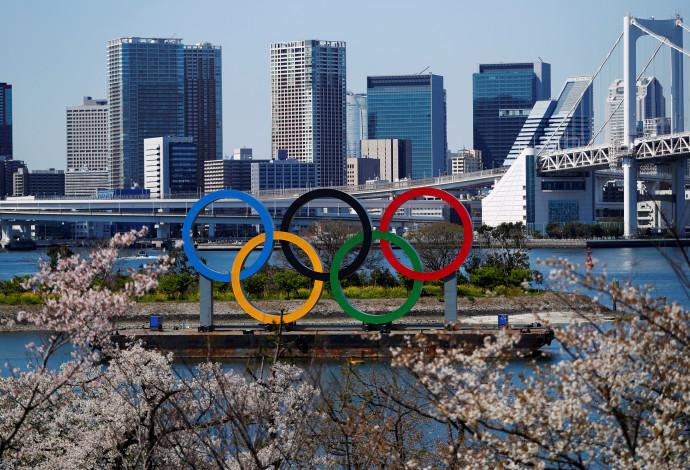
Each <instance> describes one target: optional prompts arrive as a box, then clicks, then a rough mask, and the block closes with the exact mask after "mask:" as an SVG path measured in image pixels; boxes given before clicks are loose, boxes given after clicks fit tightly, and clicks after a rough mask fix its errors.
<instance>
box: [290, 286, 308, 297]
mask: <svg viewBox="0 0 690 470" xmlns="http://www.w3.org/2000/svg"><path fill="white" fill-rule="evenodd" d="M310 295H311V289H304V288H302V289H297V292H296V293H295V294H294V295H293V296H292V298H293V299H308V298H309V296H310Z"/></svg>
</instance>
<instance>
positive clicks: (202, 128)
mask: <svg viewBox="0 0 690 470" xmlns="http://www.w3.org/2000/svg"><path fill="white" fill-rule="evenodd" d="M220 53H221V50H220V47H219V46H212V45H210V44H207V43H204V44H198V45H195V46H185V45H183V44H182V40H181V39H164V38H139V37H129V38H119V39H114V40H112V41H109V42H108V104H109V112H108V167H109V169H110V172H111V177H110V179H111V187H112V188H113V189H115V188H130V187H133V186H143V184H144V145H143V143H144V139H147V138H151V137H159V136H177V137H183V136H185V137H192V138H193V139H194V140H193V141H194V143H198V142H202V144H203V148H204V150H203V154H201V155H199V154H198V158H199V159H206V158H208V159H215V158H219V156H220V155H222V140H221V127H220V126H221V122H220V121H219V119H220V116H221V107H220V103H221V99H222V97H221V96H220V95H221V92H220V84H221V76H220V73H221V64H220ZM196 166H197V168H200V167H201V163H199V161H197V163H196ZM197 183H198V181H197Z"/></svg>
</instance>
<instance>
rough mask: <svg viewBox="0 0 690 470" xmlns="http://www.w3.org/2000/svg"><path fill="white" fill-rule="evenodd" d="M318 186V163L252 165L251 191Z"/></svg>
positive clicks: (291, 161) (258, 163)
mask: <svg viewBox="0 0 690 470" xmlns="http://www.w3.org/2000/svg"><path fill="white" fill-rule="evenodd" d="M315 186H316V163H308V162H307V163H302V162H299V161H297V160H296V159H294V158H289V159H287V160H267V161H266V160H265V161H256V162H253V163H252V164H251V190H252V192H255V191H267V190H268V191H271V190H276V189H292V188H313V187H315Z"/></svg>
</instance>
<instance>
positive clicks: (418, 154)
mask: <svg viewBox="0 0 690 470" xmlns="http://www.w3.org/2000/svg"><path fill="white" fill-rule="evenodd" d="M367 122H368V137H369V139H370V140H371V139H408V140H410V141H411V142H412V163H411V168H410V169H409V170H408V169H407V168H406V174H409V176H410V177H411V178H413V179H420V178H429V177H432V176H439V175H441V174H443V172H444V171H445V157H446V149H447V142H446V92H445V90H444V89H443V77H442V76H440V75H433V74H428V75H395V76H379V77H367ZM362 155H364V154H363V153H362Z"/></svg>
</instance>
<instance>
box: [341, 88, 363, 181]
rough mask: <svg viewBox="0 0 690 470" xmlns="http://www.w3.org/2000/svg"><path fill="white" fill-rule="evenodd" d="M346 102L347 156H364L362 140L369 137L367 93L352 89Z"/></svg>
mask: <svg viewBox="0 0 690 470" xmlns="http://www.w3.org/2000/svg"><path fill="white" fill-rule="evenodd" d="M346 104H347V113H346V115H347V158H359V157H361V156H362V154H361V151H360V141H362V140H365V139H368V137H367V135H368V132H367V95H366V94H365V93H352V92H351V91H348V92H347V97H346ZM348 165H349V164H348ZM348 168H349V166H348ZM348 186H349V183H348Z"/></svg>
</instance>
